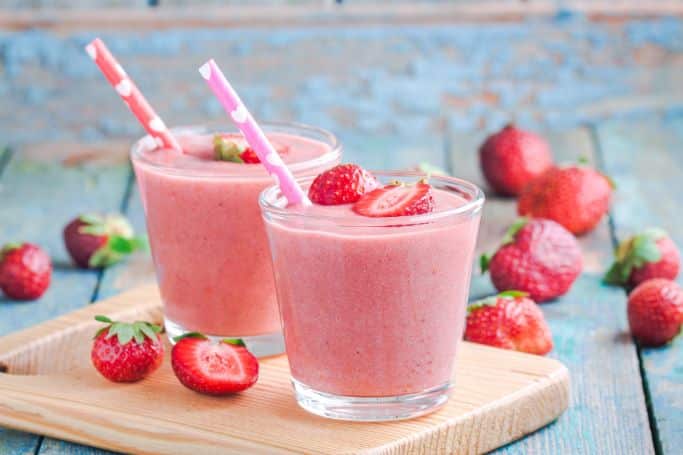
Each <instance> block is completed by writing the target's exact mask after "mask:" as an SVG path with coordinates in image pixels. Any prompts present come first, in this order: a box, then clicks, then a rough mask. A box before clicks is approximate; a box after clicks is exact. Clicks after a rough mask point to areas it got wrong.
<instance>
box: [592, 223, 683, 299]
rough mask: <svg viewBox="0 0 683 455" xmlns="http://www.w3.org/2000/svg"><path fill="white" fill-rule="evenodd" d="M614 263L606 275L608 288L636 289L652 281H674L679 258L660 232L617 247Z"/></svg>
mask: <svg viewBox="0 0 683 455" xmlns="http://www.w3.org/2000/svg"><path fill="white" fill-rule="evenodd" d="M615 256H616V258H615V261H614V263H613V264H612V267H610V269H609V270H608V271H607V274H606V275H605V281H606V282H607V283H609V284H618V285H626V284H629V285H631V286H637V285H638V284H640V283H642V282H643V281H647V280H649V279H651V278H666V279H668V280H673V279H675V278H676V277H677V276H678V271H679V269H680V266H681V257H680V254H679V252H678V248H676V244H675V243H674V242H673V241H672V240H671V238H670V237H669V236H668V235H667V233H666V232H664V231H663V230H661V229H656V228H653V229H646V230H645V231H643V232H641V233H640V234H637V235H634V236H633V237H630V238H629V239H627V240H625V241H624V242H622V243H621V244H620V245H619V248H617V250H616V252H615Z"/></svg>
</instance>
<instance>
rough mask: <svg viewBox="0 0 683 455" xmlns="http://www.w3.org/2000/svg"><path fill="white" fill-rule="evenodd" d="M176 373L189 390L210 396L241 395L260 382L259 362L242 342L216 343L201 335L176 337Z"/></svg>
mask: <svg viewBox="0 0 683 455" xmlns="http://www.w3.org/2000/svg"><path fill="white" fill-rule="evenodd" d="M175 341H176V345H175V346H173V351H171V363H172V365H173V372H174V373H175V375H176V377H177V378H178V380H179V381H180V382H181V383H182V384H183V385H184V386H185V387H187V388H188V389H191V390H194V391H195V392H199V393H203V394H206V395H227V394H230V393H235V392H241V391H242V390H246V389H248V388H249V387H251V386H253V385H254V384H255V383H256V381H257V380H258V369H259V366H258V360H256V357H254V356H253V354H252V353H251V352H249V351H248V350H247V348H246V347H245V346H244V343H243V342H242V340H227V339H226V340H221V341H219V342H213V341H211V340H209V339H208V338H207V337H205V336H204V335H202V334H200V333H187V334H185V335H181V336H179V337H176V338H175Z"/></svg>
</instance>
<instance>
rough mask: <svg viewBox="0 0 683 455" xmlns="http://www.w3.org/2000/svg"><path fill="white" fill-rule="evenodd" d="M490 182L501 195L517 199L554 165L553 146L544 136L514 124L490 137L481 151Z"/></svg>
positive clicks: (482, 166) (483, 167) (481, 158)
mask: <svg viewBox="0 0 683 455" xmlns="http://www.w3.org/2000/svg"><path fill="white" fill-rule="evenodd" d="M479 163H480V165H481V169H482V172H483V173H484V177H486V181H487V182H488V183H489V185H491V187H492V188H493V189H494V190H495V191H496V192H498V193H500V194H504V195H508V196H516V195H517V194H519V192H520V191H521V190H522V188H524V186H525V185H526V184H527V183H529V181H531V180H532V179H533V178H534V177H537V176H539V175H541V174H542V173H543V172H545V171H546V170H547V169H548V168H550V167H551V166H552V164H553V158H552V155H551V153H550V146H549V145H548V143H547V142H546V141H545V140H544V139H543V138H542V137H540V136H538V135H536V134H534V133H531V132H529V131H524V130H522V129H519V128H517V127H516V126H515V125H513V124H509V125H507V126H505V127H504V128H503V129H502V130H500V131H499V132H497V133H495V134H493V135H491V136H489V137H488V138H487V139H486V141H484V143H483V144H482V145H481V147H480V148H479Z"/></svg>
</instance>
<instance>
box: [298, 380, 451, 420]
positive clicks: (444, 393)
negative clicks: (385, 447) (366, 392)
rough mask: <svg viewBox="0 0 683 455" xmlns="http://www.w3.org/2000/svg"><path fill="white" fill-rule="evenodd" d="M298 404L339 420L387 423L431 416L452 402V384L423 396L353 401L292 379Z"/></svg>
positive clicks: (350, 398) (421, 394) (355, 399)
mask: <svg viewBox="0 0 683 455" xmlns="http://www.w3.org/2000/svg"><path fill="white" fill-rule="evenodd" d="M292 385H293V386H294V395H295V396H296V401H297V403H298V404H299V406H301V407H302V408H304V409H305V410H306V411H308V412H310V413H313V414H316V415H319V416H321V417H327V418H330V419H337V420H352V421H355V422H383V421H387V420H403V419H411V418H413V417H418V416H421V415H424V414H429V413H430V412H433V411H435V410H437V409H438V408H439V407H441V406H443V405H444V404H445V403H446V401H448V392H449V390H450V388H451V385H450V384H444V385H442V386H439V387H435V388H433V389H428V390H425V391H424V392H420V393H412V394H408V395H396V396H389V397H376V398H374V397H349V396H343V395H334V394H331V393H325V392H319V391H317V390H315V389H313V388H311V387H309V386H307V385H305V384H302V383H301V382H299V381H297V380H296V379H292Z"/></svg>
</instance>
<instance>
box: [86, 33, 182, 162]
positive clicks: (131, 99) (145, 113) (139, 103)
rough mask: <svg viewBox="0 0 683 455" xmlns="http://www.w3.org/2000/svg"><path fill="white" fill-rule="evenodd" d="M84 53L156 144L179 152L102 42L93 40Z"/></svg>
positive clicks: (161, 122) (158, 119)
mask: <svg viewBox="0 0 683 455" xmlns="http://www.w3.org/2000/svg"><path fill="white" fill-rule="evenodd" d="M85 51H86V52H87V53H88V55H89V56H90V58H91V59H93V61H94V62H95V64H96V65H97V66H98V67H99V68H100V71H102V74H104V77H106V78H107V80H108V81H109V83H110V84H111V86H112V87H114V90H116V92H117V93H118V94H119V96H120V97H121V99H122V100H123V102H124V103H126V105H127V106H128V108H129V109H130V111H131V112H132V113H133V114H134V115H135V117H136V118H137V119H138V121H139V122H140V124H141V125H142V127H143V128H144V129H145V130H146V131H147V132H148V133H149V134H150V136H152V137H153V138H154V141H155V142H156V144H157V145H158V146H159V147H168V148H174V149H176V150H181V148H180V145H178V141H176V139H175V138H174V137H173V135H172V134H171V132H170V131H169V130H168V128H166V125H165V124H164V122H163V121H162V120H161V118H160V117H159V116H158V115H157V114H156V112H154V109H152V106H150V105H149V103H148V102H147V100H146V99H145V97H144V96H142V93H141V92H140V90H138V88H137V86H136V85H135V83H134V82H133V80H132V79H131V78H130V77H129V76H128V74H126V72H125V71H124V70H123V67H122V66H121V65H120V64H119V62H117V61H116V58H114V56H113V55H112V54H111V52H109V49H107V46H105V45H104V43H103V42H102V40H101V39H99V38H95V39H94V40H93V41H92V42H91V43H90V44H88V45H87V46H85Z"/></svg>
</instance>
